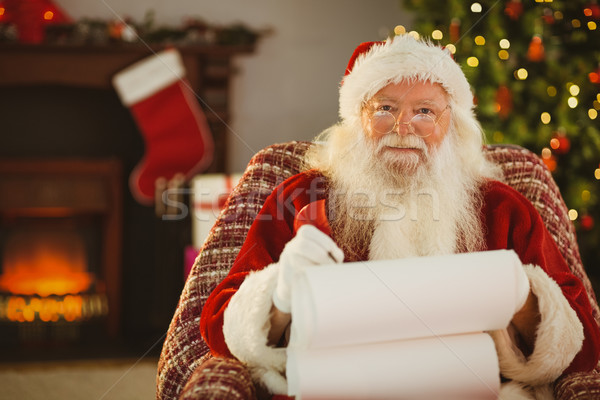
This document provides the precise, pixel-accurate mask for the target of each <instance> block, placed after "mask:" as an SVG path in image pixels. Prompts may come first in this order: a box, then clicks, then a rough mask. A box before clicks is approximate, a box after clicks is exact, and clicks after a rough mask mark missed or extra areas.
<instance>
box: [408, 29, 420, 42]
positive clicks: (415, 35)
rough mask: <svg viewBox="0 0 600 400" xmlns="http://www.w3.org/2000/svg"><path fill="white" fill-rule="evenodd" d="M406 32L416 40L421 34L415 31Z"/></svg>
mask: <svg viewBox="0 0 600 400" xmlns="http://www.w3.org/2000/svg"><path fill="white" fill-rule="evenodd" d="M408 34H409V35H410V36H412V37H414V38H415V39H416V40H419V38H420V37H421V35H419V32H417V31H410V32H408Z"/></svg>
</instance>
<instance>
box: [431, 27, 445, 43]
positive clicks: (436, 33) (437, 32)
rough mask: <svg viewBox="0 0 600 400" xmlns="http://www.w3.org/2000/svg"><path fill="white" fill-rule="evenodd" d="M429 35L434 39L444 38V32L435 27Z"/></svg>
mask: <svg viewBox="0 0 600 400" xmlns="http://www.w3.org/2000/svg"><path fill="white" fill-rule="evenodd" d="M431 37H432V38H434V39H435V40H442V39H443V38H444V34H443V33H442V31H440V30H439V29H436V30H435V31H433V32H431Z"/></svg>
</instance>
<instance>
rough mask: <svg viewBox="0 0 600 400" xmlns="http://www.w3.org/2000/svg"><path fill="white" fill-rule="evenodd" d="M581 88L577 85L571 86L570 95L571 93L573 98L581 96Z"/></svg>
mask: <svg viewBox="0 0 600 400" xmlns="http://www.w3.org/2000/svg"><path fill="white" fill-rule="evenodd" d="M579 91H580V89H579V86H577V85H571V86H570V87H569V93H571V96H577V95H578V94H579Z"/></svg>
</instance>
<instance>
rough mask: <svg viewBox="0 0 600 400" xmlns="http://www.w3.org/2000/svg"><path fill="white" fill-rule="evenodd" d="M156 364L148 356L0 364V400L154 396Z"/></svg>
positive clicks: (113, 399) (133, 399) (125, 399)
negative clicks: (141, 357)
mask: <svg viewBox="0 0 600 400" xmlns="http://www.w3.org/2000/svg"><path fill="white" fill-rule="evenodd" d="M0 359H1V357H0ZM157 363H158V359H157V358H153V357H150V358H148V357H147V358H144V359H140V360H134V359H131V360H129V359H127V360H110V359H109V360H94V361H63V362H45V363H25V364H13V365H11V364H0V388H2V390H0V400H38V399H39V400H42V399H43V400H55V399H56V400H58V399H60V400H65V399H68V400H138V399H139V400H142V399H143V400H148V399H154V398H156V395H155V391H156V367H157Z"/></svg>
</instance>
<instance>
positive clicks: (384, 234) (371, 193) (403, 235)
mask: <svg viewBox="0 0 600 400" xmlns="http://www.w3.org/2000/svg"><path fill="white" fill-rule="evenodd" d="M453 137H455V135H452V132H449V133H448V134H447V135H446V137H445V139H444V141H443V142H442V143H441V145H440V147H439V148H438V149H437V150H435V153H434V154H431V153H430V152H429V151H428V149H427V147H426V146H425V143H424V141H423V140H422V139H421V138H418V137H416V136H398V135H395V134H390V135H387V136H386V137H385V138H382V140H380V141H379V142H378V143H374V142H373V141H372V140H370V139H366V138H364V136H362V138H361V139H360V140H359V141H360V143H355V144H354V145H350V144H349V146H348V147H347V148H343V146H342V148H340V152H339V153H338V154H339V162H336V163H334V164H335V166H334V167H333V168H332V170H331V171H330V173H331V175H332V176H331V179H332V189H333V192H332V197H331V198H330V205H331V210H330V211H331V217H332V218H331V219H332V221H331V223H332V228H333V231H334V233H335V234H336V236H337V239H338V241H339V242H340V243H343V249H344V251H345V252H348V251H353V249H354V248H361V246H362V247H365V246H367V247H368V251H369V258H370V259H392V258H403V257H410V256H425V255H436V254H450V253H455V252H457V251H474V250H480V249H482V248H483V233H482V229H481V223H480V220H479V209H480V204H481V195H480V190H479V185H480V181H479V180H478V179H474V178H472V177H471V176H470V175H469V174H467V173H464V170H463V168H461V162H460V158H459V157H458V156H457V154H458V152H459V151H460V149H459V148H458V145H457V144H456V143H455V140H453ZM390 146H391V147H401V148H413V149H415V150H414V151H396V150H391V149H390Z"/></svg>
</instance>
